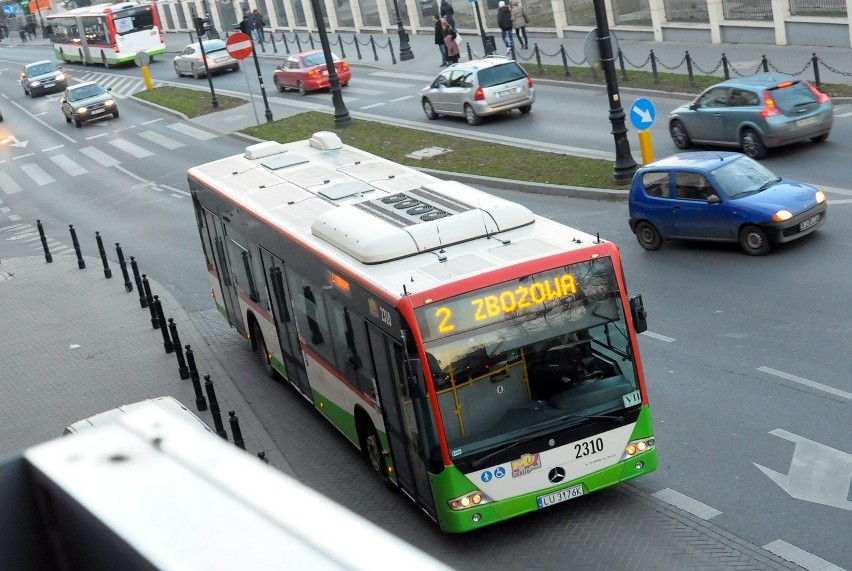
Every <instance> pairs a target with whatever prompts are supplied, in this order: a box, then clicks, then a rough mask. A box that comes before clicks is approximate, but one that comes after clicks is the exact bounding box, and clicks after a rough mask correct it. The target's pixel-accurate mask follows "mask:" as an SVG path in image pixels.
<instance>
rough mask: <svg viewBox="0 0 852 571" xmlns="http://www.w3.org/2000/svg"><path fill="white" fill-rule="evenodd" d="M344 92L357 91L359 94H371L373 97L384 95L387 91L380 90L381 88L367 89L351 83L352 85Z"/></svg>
mask: <svg viewBox="0 0 852 571" xmlns="http://www.w3.org/2000/svg"><path fill="white" fill-rule="evenodd" d="M344 93H357V94H358V95H369V96H371V97H372V96H378V95H384V94H385V91H379V90H376V89H365V88H363V87H353V86H351V85H350V86H348V87H346V90H345V91H344Z"/></svg>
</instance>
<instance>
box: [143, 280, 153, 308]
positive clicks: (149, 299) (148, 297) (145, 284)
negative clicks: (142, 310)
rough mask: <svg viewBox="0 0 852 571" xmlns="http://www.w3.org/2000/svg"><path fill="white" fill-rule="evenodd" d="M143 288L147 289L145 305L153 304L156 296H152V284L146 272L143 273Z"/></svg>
mask: <svg viewBox="0 0 852 571" xmlns="http://www.w3.org/2000/svg"><path fill="white" fill-rule="evenodd" d="M142 289H144V290H145V305H144V307H149V308H150V307H151V304H152V303H154V298H153V297H151V285H150V284H149V283H148V277H147V276H146V274H142Z"/></svg>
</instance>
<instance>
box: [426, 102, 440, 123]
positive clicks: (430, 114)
mask: <svg viewBox="0 0 852 571" xmlns="http://www.w3.org/2000/svg"><path fill="white" fill-rule="evenodd" d="M423 113H425V114H426V118H427V119H429V120H430V121H434V120H435V119H437V118H438V114H437V113H436V112H435V108H434V107H432V102H431V101H429V100H428V99H423Z"/></svg>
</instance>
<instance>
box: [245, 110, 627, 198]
mask: <svg viewBox="0 0 852 571" xmlns="http://www.w3.org/2000/svg"><path fill="white" fill-rule="evenodd" d="M317 131H335V132H336V133H337V135H338V136H339V137H340V139H341V140H342V141H343V143H345V144H347V145H351V146H353V147H356V148H359V149H362V150H364V151H367V152H370V153H373V154H375V155H378V156H380V157H384V158H386V159H388V160H391V161H393V162H396V163H400V164H404V165H407V166H411V167H424V168H432V169H437V170H442V171H447V172H458V173H467V174H473V175H484V176H492V177H497V178H506V179H514V180H525V181H530V182H541V183H549V184H558V185H568V186H580V187H588V188H626V187H625V186H613V163H612V162H610V161H604V160H597V159H585V158H579V157H572V156H568V155H560V154H556V153H546V152H540V151H530V150H526V149H519V148H517V147H508V146H504V145H497V144H492V143H486V142H482V141H476V140H472V139H462V138H459V137H453V136H451V135H442V134H440V133H432V132H428V131H419V130H416V129H407V128H404V127H395V126H393V125H385V124H384V123H376V122H373V121H367V120H364V119H355V120H354V122H353V125H352V126H351V127H347V128H345V129H340V130H335V129H334V117H333V116H332V115H329V114H326V113H318V112H309V113H302V114H299V115H295V116H293V117H288V118H285V119H279V120H277V121H274V122H272V123H266V124H263V125H258V126H255V127H248V128H246V129H243V131H242V132H243V133H245V134H247V135H252V136H254V137H257V138H259V139H265V140H270V141H278V142H280V143H288V142H291V141H298V140H300V139H307V138H309V137H310V136H311V135H312V134H314V133H315V132H317ZM426 147H441V148H444V149H451V150H452V152H451V153H448V154H445V155H441V156H437V157H433V158H429V159H423V160H417V159H410V158H408V157H406V156H405V155H406V154H409V153H412V152H414V151H418V150H420V149H424V148H426Z"/></svg>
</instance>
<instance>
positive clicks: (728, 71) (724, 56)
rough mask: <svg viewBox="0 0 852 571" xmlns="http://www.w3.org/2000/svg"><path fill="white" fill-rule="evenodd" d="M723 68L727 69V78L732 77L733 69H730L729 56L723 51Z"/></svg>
mask: <svg viewBox="0 0 852 571" xmlns="http://www.w3.org/2000/svg"><path fill="white" fill-rule="evenodd" d="M722 68H723V69H724V70H725V79H731V70H729V69H728V56H726V55H725V52H722Z"/></svg>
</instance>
